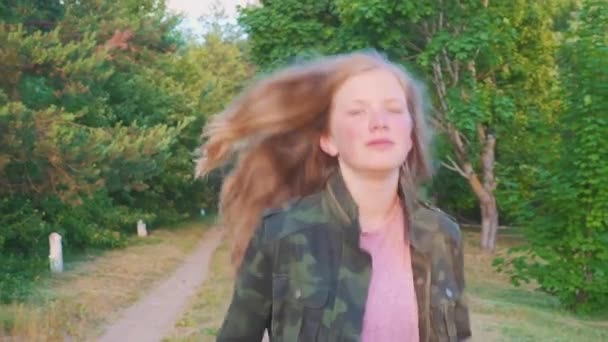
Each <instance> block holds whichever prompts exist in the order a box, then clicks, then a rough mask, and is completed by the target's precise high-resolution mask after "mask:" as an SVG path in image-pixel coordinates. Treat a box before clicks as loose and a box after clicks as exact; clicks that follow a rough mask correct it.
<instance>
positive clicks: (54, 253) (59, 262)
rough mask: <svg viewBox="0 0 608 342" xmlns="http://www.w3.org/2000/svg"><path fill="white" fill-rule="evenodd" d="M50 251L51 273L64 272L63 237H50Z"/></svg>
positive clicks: (54, 235) (55, 235)
mask: <svg viewBox="0 0 608 342" xmlns="http://www.w3.org/2000/svg"><path fill="white" fill-rule="evenodd" d="M49 250H50V252H49V263H50V266H51V272H52V273H61V272H63V249H62V248H61V235H59V234H57V233H51V234H50V235H49Z"/></svg>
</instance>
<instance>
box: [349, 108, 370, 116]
mask: <svg viewBox="0 0 608 342" xmlns="http://www.w3.org/2000/svg"><path fill="white" fill-rule="evenodd" d="M364 112H365V110H364V109H359V108H357V109H350V110H348V111H346V114H348V115H359V114H363V113H364Z"/></svg>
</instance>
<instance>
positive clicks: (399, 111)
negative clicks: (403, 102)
mask: <svg viewBox="0 0 608 342" xmlns="http://www.w3.org/2000/svg"><path fill="white" fill-rule="evenodd" d="M386 110H388V111H389V112H391V113H395V114H403V113H405V112H406V110H405V108H404V107H402V106H389V107H387V108H386Z"/></svg>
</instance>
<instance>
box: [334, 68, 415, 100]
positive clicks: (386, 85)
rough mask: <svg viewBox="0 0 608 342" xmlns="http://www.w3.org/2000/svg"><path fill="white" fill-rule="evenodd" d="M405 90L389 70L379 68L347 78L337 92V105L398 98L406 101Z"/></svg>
mask: <svg viewBox="0 0 608 342" xmlns="http://www.w3.org/2000/svg"><path fill="white" fill-rule="evenodd" d="M405 96H406V95H405V90H404V89H403V86H402V85H401V83H400V82H399V79H398V78H397V77H396V76H395V75H394V74H393V73H392V72H391V71H389V70H386V69H383V68H378V69H373V70H369V71H364V72H361V73H358V74H356V75H353V76H350V77H349V78H347V79H346V80H345V81H344V82H343V83H342V84H341V85H340V86H339V87H338V88H337V89H336V91H335V93H334V97H333V100H334V101H333V102H334V104H335V105H341V104H347V103H349V102H353V101H363V102H373V101H382V100H383V99H389V98H396V99H403V100H405Z"/></svg>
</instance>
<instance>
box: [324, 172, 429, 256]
mask: <svg viewBox="0 0 608 342" xmlns="http://www.w3.org/2000/svg"><path fill="white" fill-rule="evenodd" d="M398 191H399V196H400V197H401V198H402V199H404V198H405V196H406V195H409V196H416V194H406V193H405V188H404V187H403V186H402V185H401V183H400V185H399V189H398ZM403 203H405V201H403ZM411 203H412V208H411V215H408V213H407V210H406V209H405V208H404V210H405V213H404V214H405V215H404V217H407V218H408V223H409V241H410V243H411V245H412V247H414V249H416V250H417V251H419V252H422V253H425V254H426V253H428V252H430V251H429V250H428V249H429V248H425V247H426V246H429V243H428V242H429V241H430V239H431V235H432V234H431V233H433V232H435V231H437V229H436V219H433V218H432V217H430V216H431V215H429V214H430V210H429V209H428V207H427V206H425V205H424V204H423V203H422V202H420V201H418V200H416V201H411ZM322 205H323V207H324V208H325V209H326V211H327V212H328V214H329V216H330V220H331V221H332V223H334V225H335V226H338V227H342V228H343V229H344V237H345V239H346V240H347V241H348V242H350V243H352V244H356V245H357V246H358V245H359V237H360V234H361V227H360V225H359V209H358V207H357V204H356V203H355V201H354V199H353V197H352V195H351V194H350V191H349V190H348V188H347V187H346V183H345V182H344V178H343V177H342V174H341V172H340V171H339V170H337V171H335V172H333V173H332V175H331V176H330V177H329V179H328V181H327V185H326V188H325V191H324V192H323V196H322ZM433 216H434V215H433Z"/></svg>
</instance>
